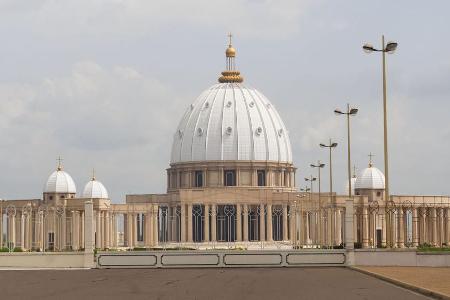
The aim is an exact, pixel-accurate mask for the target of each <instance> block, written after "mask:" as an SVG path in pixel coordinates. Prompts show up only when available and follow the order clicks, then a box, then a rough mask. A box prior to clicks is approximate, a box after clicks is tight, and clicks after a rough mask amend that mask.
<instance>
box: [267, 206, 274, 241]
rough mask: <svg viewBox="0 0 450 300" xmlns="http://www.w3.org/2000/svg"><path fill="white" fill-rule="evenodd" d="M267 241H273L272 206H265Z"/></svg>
mask: <svg viewBox="0 0 450 300" xmlns="http://www.w3.org/2000/svg"><path fill="white" fill-rule="evenodd" d="M267 241H269V242H272V241H273V230H272V204H267Z"/></svg>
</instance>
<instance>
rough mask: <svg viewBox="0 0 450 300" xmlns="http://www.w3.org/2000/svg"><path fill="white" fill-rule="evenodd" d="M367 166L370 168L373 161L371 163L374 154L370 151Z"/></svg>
mask: <svg viewBox="0 0 450 300" xmlns="http://www.w3.org/2000/svg"><path fill="white" fill-rule="evenodd" d="M368 156H369V168H372V166H373V163H372V158H373V157H374V156H375V154H372V152H370V153H369V155H368Z"/></svg>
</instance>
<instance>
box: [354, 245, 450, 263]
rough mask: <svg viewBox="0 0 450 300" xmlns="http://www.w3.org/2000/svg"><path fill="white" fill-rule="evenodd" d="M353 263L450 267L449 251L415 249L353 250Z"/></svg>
mask: <svg viewBox="0 0 450 300" xmlns="http://www.w3.org/2000/svg"><path fill="white" fill-rule="evenodd" d="M354 264H355V265H357V266H358V265H359V266H404V267H450V253H445V252H443V253H433V252H419V253H418V252H416V251H415V250H413V249H411V250H401V249H397V250H390V249H389V250H385V249H370V250H369V249H368V250H355V253H354Z"/></svg>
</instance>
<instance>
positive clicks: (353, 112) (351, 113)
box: [334, 103, 358, 199]
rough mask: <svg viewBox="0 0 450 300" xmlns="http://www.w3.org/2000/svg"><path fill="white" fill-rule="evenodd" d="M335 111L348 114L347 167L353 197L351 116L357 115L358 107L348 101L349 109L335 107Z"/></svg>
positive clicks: (349, 188)
mask: <svg viewBox="0 0 450 300" xmlns="http://www.w3.org/2000/svg"><path fill="white" fill-rule="evenodd" d="M334 113H335V114H337V115H345V116H347V169H348V197H349V199H351V198H352V170H351V167H350V165H351V160H350V117H351V116H355V115H356V114H357V113H358V109H357V108H350V104H348V103H347V111H346V112H343V111H342V110H340V109H335V110H334Z"/></svg>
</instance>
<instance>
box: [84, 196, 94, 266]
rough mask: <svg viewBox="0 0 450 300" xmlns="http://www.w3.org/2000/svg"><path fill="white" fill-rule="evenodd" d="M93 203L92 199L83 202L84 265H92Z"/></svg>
mask: <svg viewBox="0 0 450 300" xmlns="http://www.w3.org/2000/svg"><path fill="white" fill-rule="evenodd" d="M93 206H94V204H93V203H92V201H91V200H90V201H86V202H85V203H84V253H85V256H84V257H85V260H84V266H85V267H87V268H92V267H94V257H93V255H94V208H93Z"/></svg>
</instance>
